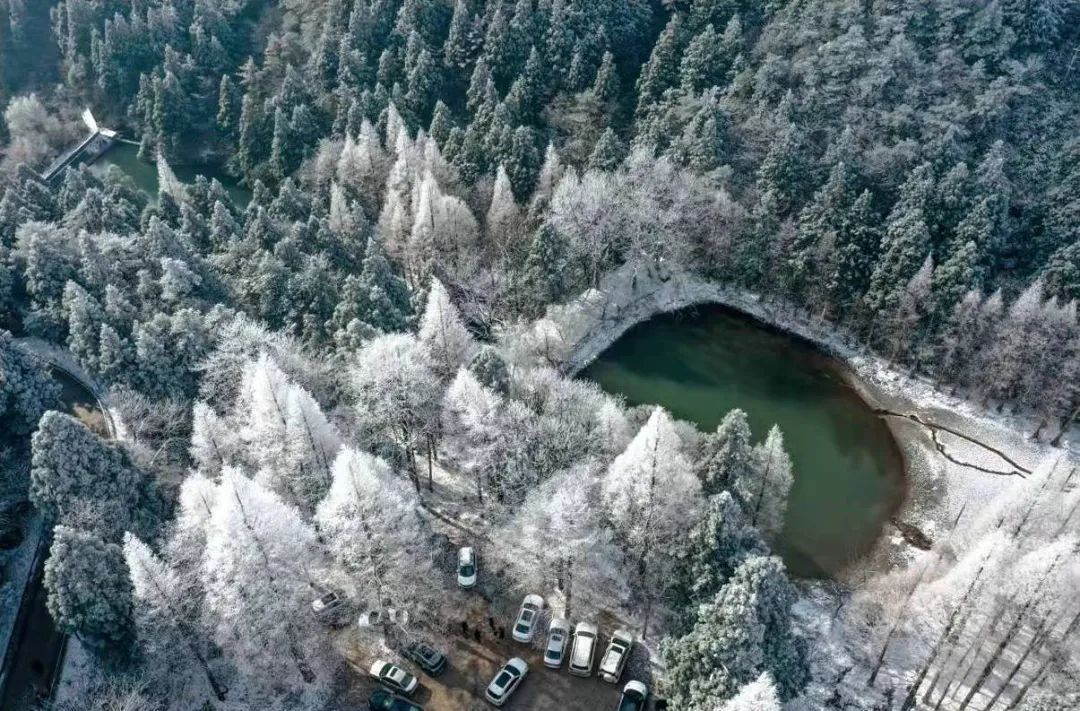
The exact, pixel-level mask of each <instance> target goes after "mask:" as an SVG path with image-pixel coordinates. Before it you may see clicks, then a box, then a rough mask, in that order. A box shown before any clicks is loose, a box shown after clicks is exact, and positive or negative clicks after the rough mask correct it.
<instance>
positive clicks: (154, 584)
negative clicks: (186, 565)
mask: <svg viewBox="0 0 1080 711" xmlns="http://www.w3.org/2000/svg"><path fill="white" fill-rule="evenodd" d="M123 551H124V561H125V562H126V563H127V569H128V576H129V578H130V579H131V585H132V590H133V598H134V604H133V610H134V612H133V616H134V621H135V630H136V633H137V636H138V639H139V644H140V648H141V649H142V650H143V652H144V653H145V654H148V655H149V656H150V657H152V658H153V659H154V660H155V662H156V663H157V664H158V665H160V667H159V668H161V672H160V676H159V677H158V678H159V679H160V681H159V682H158V683H165V684H168V683H169V682H174V681H179V682H180V683H181V684H183V683H185V682H186V681H187V679H188V675H186V674H179V675H174V674H172V673H171V672H172V671H174V670H175V667H174V665H175V663H176V656H175V654H176V651H177V650H184V651H185V652H186V653H187V655H188V656H189V658H190V662H191V663H193V664H195V665H196V666H197V668H198V669H199V670H200V671H201V672H202V674H203V676H204V677H205V679H206V683H207V685H208V686H209V688H210V690H211V691H212V693H213V694H214V696H215V697H216V698H217V700H218V701H224V700H225V696H226V694H227V692H228V689H227V688H226V686H225V685H224V683H223V681H222V680H221V679H220V678H219V674H218V673H215V672H214V670H213V669H212V667H211V663H210V658H211V655H212V654H214V652H215V651H216V650H214V649H213V647H212V645H211V642H210V631H209V630H208V629H206V627H205V625H204V624H203V618H202V616H201V614H200V605H201V591H200V590H199V589H198V588H197V587H196V586H195V584H194V583H195V581H194V580H192V579H191V578H190V577H186V576H184V575H183V574H181V573H180V572H179V571H177V570H176V569H174V568H173V567H172V566H171V565H170V564H169V563H168V562H167V561H165V560H164V559H162V558H161V557H160V556H158V555H157V554H156V553H154V551H153V550H152V549H151V548H150V546H148V545H146V544H145V543H144V542H142V541H141V540H139V538H138V537H136V536H133V535H131V534H130V533H129V534H127V535H126V536H125V537H124V547H123ZM162 667H163V668H162Z"/></svg>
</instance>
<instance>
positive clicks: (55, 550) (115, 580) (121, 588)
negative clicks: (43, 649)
mask: <svg viewBox="0 0 1080 711" xmlns="http://www.w3.org/2000/svg"><path fill="white" fill-rule="evenodd" d="M43 580H44V585H45V589H46V590H47V591H48V593H49V598H48V606H49V614H50V615H52V618H53V620H54V621H55V622H56V625H57V627H59V628H60V629H61V630H63V631H64V632H66V633H67V634H73V635H76V636H77V637H78V638H79V639H81V640H82V641H84V642H89V643H90V644H93V645H102V646H106V645H107V646H108V647H110V648H111V649H115V650H116V651H118V652H124V651H126V647H127V646H128V644H126V643H127V642H128V641H129V640H130V637H131V634H132V595H131V580H130V579H129V578H128V572H127V566H126V565H125V563H124V553H123V551H122V550H121V548H120V546H118V545H116V544H115V543H108V542H106V541H104V540H102V539H101V538H100V537H99V536H97V535H96V534H94V533H92V532H89V531H82V530H79V529H77V528H71V527H69V526H63V525H61V526H57V527H56V529H55V531H54V534H53V542H52V546H51V547H50V549H49V557H48V559H47V560H46V561H45V576H44V579H43Z"/></svg>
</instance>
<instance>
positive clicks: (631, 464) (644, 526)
mask: <svg viewBox="0 0 1080 711" xmlns="http://www.w3.org/2000/svg"><path fill="white" fill-rule="evenodd" d="M600 491H601V502H602V505H603V509H604V515H605V516H606V517H607V520H608V521H609V522H610V524H611V526H612V528H613V530H614V532H615V539H616V541H617V542H618V543H619V544H620V545H621V546H622V548H623V550H624V551H625V552H626V555H627V557H628V558H629V560H630V565H631V566H634V567H635V568H636V570H637V572H638V574H639V575H640V576H641V578H642V580H643V582H644V589H643V591H642V592H643V594H644V595H645V600H646V605H645V613H644V614H645V621H644V631H643V633H642V636H644V635H645V633H646V632H647V631H648V625H649V615H650V612H651V605H652V601H653V598H654V596H655V594H656V593H657V592H658V591H659V590H660V589H661V588H663V587H664V586H665V585H666V584H668V583H669V582H670V580H668V574H669V573H670V567H671V563H672V553H673V552H674V551H675V550H676V549H677V547H678V546H679V545H680V544H681V541H682V540H683V537H684V536H685V535H686V533H687V532H688V531H689V530H690V528H691V527H692V526H693V525H694V523H695V522H696V520H697V518H698V514H699V511H700V506H701V502H700V499H701V484H700V483H699V482H698V479H697V477H696V476H694V473H693V469H692V467H691V464H690V461H689V459H688V458H687V457H686V455H685V453H684V452H683V444H682V440H681V439H680V437H679V434H678V432H677V431H676V430H675V427H674V423H673V422H672V420H671V416H670V415H668V413H667V412H666V411H664V410H663V409H662V408H659V407H658V408H656V409H654V410H653V412H652V415H650V417H649V420H648V422H646V423H645V424H644V425H643V426H642V428H641V430H640V431H639V432H638V433H637V435H636V436H635V437H634V439H633V440H632V441H631V442H630V444H629V445H628V446H627V448H626V450H625V451H623V453H622V454H620V455H619V456H618V457H616V458H615V461H613V462H612V463H611V466H610V467H608V470H607V472H606V473H605V474H604V476H603V478H602V480H601V485H600Z"/></svg>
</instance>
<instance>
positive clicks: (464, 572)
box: [443, 563, 474, 578]
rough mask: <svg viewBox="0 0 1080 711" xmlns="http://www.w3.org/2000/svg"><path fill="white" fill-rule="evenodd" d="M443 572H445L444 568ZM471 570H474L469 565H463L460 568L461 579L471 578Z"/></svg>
mask: <svg viewBox="0 0 1080 711" xmlns="http://www.w3.org/2000/svg"><path fill="white" fill-rule="evenodd" d="M443 570H445V568H444V569H443ZM473 570H474V568H473V566H472V564H471V563H463V564H462V566H461V577H463V578H471V577H472V574H473Z"/></svg>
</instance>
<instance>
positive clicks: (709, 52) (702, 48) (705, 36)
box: [679, 24, 723, 94]
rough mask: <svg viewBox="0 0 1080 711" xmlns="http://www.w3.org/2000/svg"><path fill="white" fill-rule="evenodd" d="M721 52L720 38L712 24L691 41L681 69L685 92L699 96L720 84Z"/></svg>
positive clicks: (680, 75)
mask: <svg viewBox="0 0 1080 711" xmlns="http://www.w3.org/2000/svg"><path fill="white" fill-rule="evenodd" d="M720 50H721V45H720V38H719V36H717V34H716V30H715V29H714V28H713V26H712V25H711V24H710V25H706V27H705V29H704V30H702V31H701V32H699V33H698V35H697V36H696V37H694V39H692V40H690V44H689V45H688V46H687V48H686V52H685V53H683V58H682V64H681V65H680V67H679V81H680V84H681V85H682V89H683V91H685V92H686V93H688V94H698V93H700V92H701V91H703V90H705V89H708V88H709V87H711V86H714V85H715V84H717V83H718V80H719V75H718V72H720V71H722V70H723V66H722V65H721V56H720Z"/></svg>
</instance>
